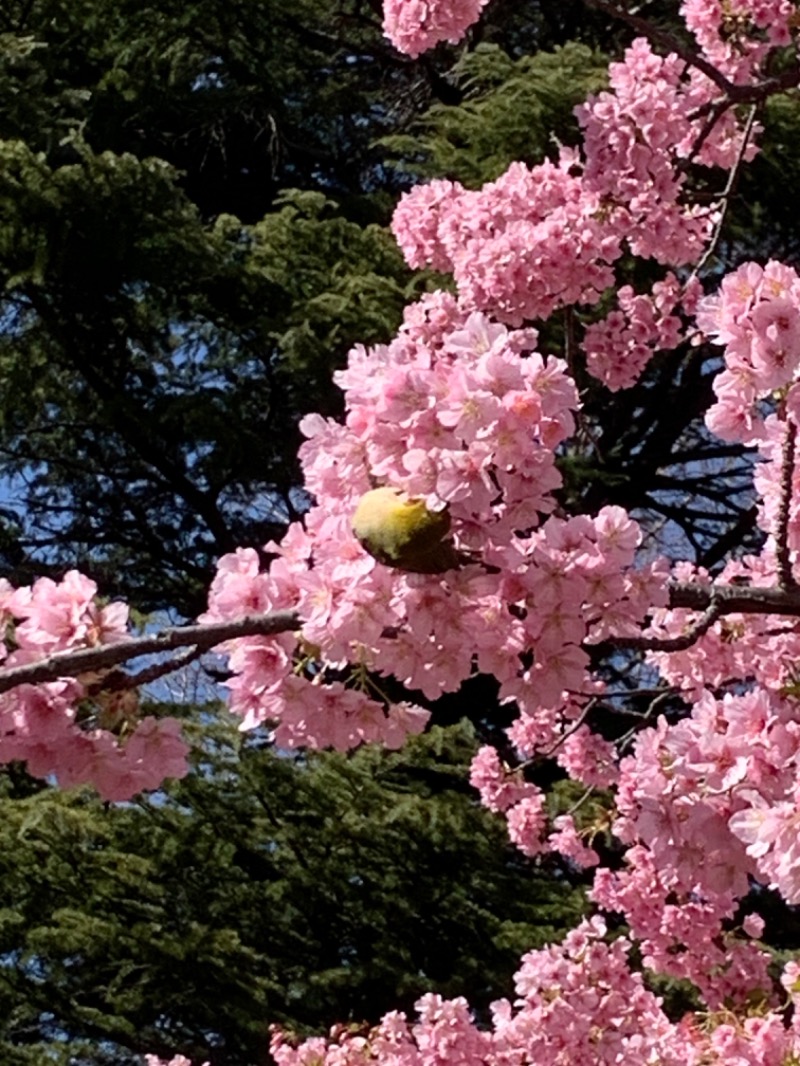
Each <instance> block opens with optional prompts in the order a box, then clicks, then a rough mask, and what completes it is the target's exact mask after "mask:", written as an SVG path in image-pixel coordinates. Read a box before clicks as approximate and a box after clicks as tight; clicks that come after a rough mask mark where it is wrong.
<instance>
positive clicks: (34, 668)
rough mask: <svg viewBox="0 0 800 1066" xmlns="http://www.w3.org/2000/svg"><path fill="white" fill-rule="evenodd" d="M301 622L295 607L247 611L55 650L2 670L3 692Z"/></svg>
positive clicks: (201, 649)
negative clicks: (226, 618)
mask: <svg viewBox="0 0 800 1066" xmlns="http://www.w3.org/2000/svg"><path fill="white" fill-rule="evenodd" d="M300 624H301V623H300V616H299V615H298V614H297V613H296V612H295V611H273V612H271V613H270V614H257V615H246V616H245V617H244V618H237V619H236V620H235V621H232V622H210V623H198V624H195V625H190V626H170V627H169V628H168V629H162V630H161V631H160V632H159V633H149V634H146V635H145V636H142V637H132V638H131V639H130V640H122V641H119V642H117V643H114V644H101V645H99V646H98V647H94V648H79V649H78V650H77V651H61V652H56V653H55V654H54V655H50V656H48V657H47V658H46V659H39V660H37V662H34V663H25V665H23V666H12V667H9V668H8V669H6V670H0V693H2V692H8V690H9V689H12V688H16V687H17V685H37V684H42V683H44V682H46V681H55V680H57V679H58V678H60V677H77V676H78V675H79V674H85V673H93V672H95V671H97V670H108V669H110V668H111V667H112V666H117V665H119V663H124V662H128V661H129V660H130V659H136V658H138V657H139V656H140V655H154V654H157V653H158V652H164V651H173V650H174V649H176V648H186V647H191V648H192V649H193V650H194V654H192V656H191V657H192V658H194V657H196V655H197V654H201V653H202V652H205V651H210V650H211V648H215V647H217V646H218V645H220V644H224V643H225V641H228V640H235V639H236V638H237V637H254V636H262V637H269V636H274V635H275V634H277V633H286V632H290V631H292V630H294V629H298V628H299V627H300ZM184 658H185V657H184ZM183 664H184V663H183V661H179V662H178V663H177V665H174V666H173V669H179V667H180V666H182V665H183ZM159 676H161V675H160V674H159ZM116 687H120V686H119V685H117V686H116Z"/></svg>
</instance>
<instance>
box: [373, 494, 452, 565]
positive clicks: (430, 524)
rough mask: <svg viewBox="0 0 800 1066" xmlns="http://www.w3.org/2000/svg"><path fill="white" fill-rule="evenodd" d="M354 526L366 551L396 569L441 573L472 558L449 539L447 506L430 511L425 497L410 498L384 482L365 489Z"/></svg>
mask: <svg viewBox="0 0 800 1066" xmlns="http://www.w3.org/2000/svg"><path fill="white" fill-rule="evenodd" d="M352 528H353V533H354V534H355V536H356V539H357V540H358V542H359V543H360V544H361V546H362V547H363V548H364V549H365V551H368V552H369V554H370V555H371V556H373V558H375V559H377V560H378V562H379V563H383V565H384V566H392V567H394V568H395V569H396V570H406V571H408V572H409V573H412V574H442V573H444V572H445V571H446V570H454V569H456V568H457V567H459V566H463V565H464V563H467V562H470V561H471V560H470V559H469V557H468V556H466V555H464V554H463V553H461V552H459V551H458V549H457V548H456V547H455V545H454V544H453V542H452V541H451V540H448V539H447V536H448V534H449V532H450V515H449V514H448V511H447V509H446V508H445V509H444V510H441V511H431V510H430V509H429V508H428V507H427V506H426V504H425V502H424V500H416V499H409V497H408V496H406V494H405V493H404V492H401V491H400V490H399V489H393V488H389V487H388V486H384V487H383V488H379V489H371V490H370V491H369V492H365V493H364V495H363V496H362V497H361V499H360V500H359V501H358V506H357V507H356V509H355V512H354V514H353V518H352Z"/></svg>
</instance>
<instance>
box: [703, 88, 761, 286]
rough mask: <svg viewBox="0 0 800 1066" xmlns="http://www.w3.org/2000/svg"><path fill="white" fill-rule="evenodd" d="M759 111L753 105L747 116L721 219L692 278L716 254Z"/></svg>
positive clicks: (724, 191)
mask: <svg viewBox="0 0 800 1066" xmlns="http://www.w3.org/2000/svg"><path fill="white" fill-rule="evenodd" d="M757 110H758V108H757V106H756V104H753V105H752V106H751V108H750V111H749V113H748V115H747V119H746V121H745V124H744V129H743V131H742V143H741V144H740V145H739V151H738V152H737V154H736V161H735V163H734V164H733V167H732V168H731V171H730V173H729V174H728V180H727V181H726V183H725V188H724V189H723V190H722V195H721V196H720V198H719V199H720V203H721V204H722V208H721V210H720V213H719V218H718V219H717V224H716V226H715V227H714V232H713V234H712V235H711V240H710V241H709V244H708V247H707V248H706V250H705V251H704V252H703V254H702V255H701V257H700V260H699V262H698V263H697V265H696V266H695V268H694V270H693V271H692V273H691V277H692V278H696V277H697V276H698V275H699V274H700V271H701V270H702V269H703V267H704V266H705V265H706V263H707V262H708V261H709V259H710V258H711V256H712V255H713V254H714V252H715V250H716V247H717V245H718V244H719V239H720V237H721V236H722V227H723V225H724V224H725V216H726V215H727V213H728V208H729V207H730V204H731V199H732V198H733V193H734V191H735V189H736V182H737V181H738V179H739V174H740V173H741V169H742V164H743V163H744V155H745V152H746V151H747V145H748V144H749V142H750V135H751V133H752V132H753V123H754V122H755V119H756V112H757ZM720 114H722V112H720ZM715 121H716V119H715Z"/></svg>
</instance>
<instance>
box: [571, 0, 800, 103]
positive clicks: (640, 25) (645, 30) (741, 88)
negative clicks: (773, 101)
mask: <svg viewBox="0 0 800 1066" xmlns="http://www.w3.org/2000/svg"><path fill="white" fill-rule="evenodd" d="M586 3H587V6H588V7H592V8H594V9H595V10H596V11H602V12H604V13H605V14H606V15H610V16H611V17H612V18H615V19H619V20H620V22H624V23H625V24H626V25H628V26H630V27H631V29H632V30H635V31H636V33H640V34H641V35H642V37H646V38H647V40H649V41H652V42H653V44H656V45H658V46H659V47H660V48H664V49H666V50H667V51H669V52H674V53H675V55H677V56H679V57H680V58H681V59H682V60H683V61H684V63H686V64H687V65H688V66H691V67H695V68H696V69H697V70H699V71H701V73H703V74H705V76H706V77H707V78H708V79H709V81H711V82H713V83H714V85H716V86H717V88H718V89H719V90H720V91H721V92H722V93H723V94H724V96H725V97H726V99H727V100H729V101H730V103H731V104H753V103H760V102H761V101H763V100H766V99H767V97H769V96H772V95H773V94H775V93H782V92H786V90H787V89H793V88H795V87H796V86H797V85H798V84H800V66H797V65H796V66H793V67H789V68H788V69H787V70H785V71H783V73H781V74H777V75H775V76H773V77H769V78H764V79H763V81H759V82H756V84H755V85H737V84H735V83H734V82H732V81H729V80H728V78H726V77H725V75H724V74H723V73H722V72H721V71H719V70H717V68H716V67H715V66H714V65H713V64H712V63H710V62H709V61H708V60H707V59H706V58H705V57H704V56H702V55H700V53H699V52H698V51H697V50H696V49H694V48H692V47H691V46H689V45H686V44H683V43H682V42H681V41H680V40H679V39H678V38H677V37H675V36H674V35H673V34H671V33H668V32H667V31H666V30H660V29H659V28H658V27H657V26H653V25H652V24H651V23H650V22H648V21H647V19H644V18H641V17H640V16H638V15H634V14H632V13H631V12H629V11H625V10H624V9H623V8H620V7H619V6H618V5H617V4H616V3H613V2H610V0H586Z"/></svg>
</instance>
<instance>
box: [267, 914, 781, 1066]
mask: <svg viewBox="0 0 800 1066" xmlns="http://www.w3.org/2000/svg"><path fill="white" fill-rule="evenodd" d="M605 934H606V927H605V924H604V923H603V921H602V920H601V919H599V918H593V919H592V920H591V921H588V922H584V923H583V924H582V925H580V926H579V927H578V928H576V929H575V930H573V931H572V932H571V933H569V934H568V935H567V937H566V938H565V940H564V942H563V943H562V944H561V945H559V946H558V947H550V948H544V949H542V950H539V951H532V952H530V953H529V954H528V955H526V956H525V957H524V958H523V960H522V965H521V968H520V970H519V972H518V973H517V975H516V978H515V984H516V993H517V998H516V999H515V1000H514V1002H513V1003H511V1002H509V1001H506V1000H502V1001H499V1002H497V1003H495V1004H493V1006H492V1015H493V1017H492V1025H491V1028H489V1029H479V1028H478V1026H477V1025H476V1024H475V1021H474V1019H473V1018H472V1016H471V1014H470V1011H469V1009H468V1006H467V1004H466V1003H465V1002H464V1000H462V999H456V1000H450V1001H447V1000H443V999H441V997H439V996H436V995H427V996H424V997H423V998H422V999H421V1000H420V1001H419V1002H418V1003H417V1011H418V1019H417V1021H416V1022H414V1023H411V1022H409V1020H408V1019H407V1018H406V1016H405V1015H404V1014H402V1013H399V1012H394V1013H392V1014H388V1015H386V1016H385V1017H384V1019H383V1020H382V1022H381V1023H380V1024H379V1025H378V1026H376V1027H375V1028H374V1029H373V1030H372V1031H371V1032H370V1033H368V1034H366V1035H364V1034H353V1033H352V1032H351V1031H348V1030H347V1029H346V1028H345V1027H336V1028H335V1029H334V1030H332V1032H331V1034H330V1036H329V1038H327V1039H323V1038H320V1037H317V1038H312V1039H310V1040H306V1041H303V1042H302V1043H297V1044H295V1043H294V1042H292V1041H289V1040H288V1039H287V1038H286V1036H285V1035H284V1034H283V1033H281V1032H279V1031H278V1032H275V1033H274V1035H273V1041H272V1054H273V1057H274V1058H275V1061H276V1063H277V1064H278V1066H372V1064H378V1063H380V1064H384V1063H385V1064H391V1066H399V1064H401V1063H402V1064H403V1066H431V1064H433V1063H459V1064H461V1066H518V1064H520V1063H528V1064H530V1066H573V1064H575V1063H584V1062H585V1063H598V1064H609V1066H611V1064H614V1063H623V1062H624V1063H625V1064H626V1066H629V1064H630V1066H653V1064H654V1063H659V1064H660V1066H687V1064H688V1066H715V1064H716V1066H731V1064H734V1063H735V1064H736V1066H787V1064H788V1063H790V1062H793V1061H795V1059H796V1056H797V1055H798V1053H800V1032H798V1027H797V1022H796V1018H795V1022H794V1023H793V1024H792V1025H790V1026H788V1027H787V1026H786V1024H785V1021H784V1018H783V1014H782V1013H781V1012H780V1011H779V1010H777V1009H771V1008H762V1009H761V1010H760V1011H759V1012H758V1013H755V1014H753V1015H752V1016H750V1017H746V1018H744V1019H739V1018H737V1017H736V1015H734V1014H732V1013H731V1012H730V1011H729V1010H724V1009H723V1010H719V1011H718V1012H715V1013H709V1014H708V1015H707V1016H706V1017H705V1019H704V1020H703V1024H702V1025H701V1024H694V1023H693V1021H692V1019H690V1018H686V1019H684V1020H683V1021H681V1022H679V1023H677V1024H676V1023H674V1022H672V1021H670V1019H669V1018H668V1017H667V1015H666V1014H665V1012H664V1010H663V1008H662V1003H661V1000H660V999H659V998H658V997H656V996H655V995H654V994H653V993H652V992H650V991H649V990H648V989H647V988H646V987H645V985H644V982H643V980H642V977H641V974H638V973H636V972H635V971H634V970H633V969H632V967H631V964H630V958H629V955H630V949H631V944H630V942H629V941H628V940H627V939H626V938H625V937H618V938H617V939H615V940H613V941H612V942H611V943H608V942H607V941H606V940H605V939H604V937H605ZM797 975H798V967H797V966H796V965H795V964H790V965H788V966H787V967H786V969H785V970H784V974H783V978H782V983H783V986H784V989H785V991H786V994H787V998H791V1000H792V1001H793V1002H795V1003H796V1002H797V999H798V980H797Z"/></svg>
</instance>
